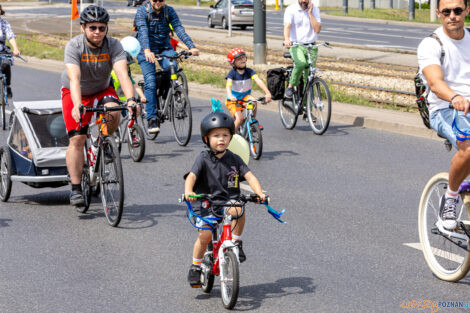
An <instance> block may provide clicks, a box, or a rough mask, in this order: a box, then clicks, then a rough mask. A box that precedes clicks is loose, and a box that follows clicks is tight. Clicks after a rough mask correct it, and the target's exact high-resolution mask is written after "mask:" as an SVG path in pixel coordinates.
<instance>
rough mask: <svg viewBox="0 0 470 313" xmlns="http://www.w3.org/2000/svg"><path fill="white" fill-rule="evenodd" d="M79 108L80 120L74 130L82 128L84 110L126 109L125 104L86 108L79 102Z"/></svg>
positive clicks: (108, 110)
mask: <svg viewBox="0 0 470 313" xmlns="http://www.w3.org/2000/svg"><path fill="white" fill-rule="evenodd" d="M79 110H80V120H79V121H78V126H77V127H76V128H75V130H76V131H79V130H80V129H81V128H82V118H83V113H86V112H98V113H106V112H111V111H124V110H127V106H124V105H118V106H114V107H106V106H102V107H98V108H87V107H85V106H84V105H83V104H80V107H79ZM134 111H135V110H134Z"/></svg>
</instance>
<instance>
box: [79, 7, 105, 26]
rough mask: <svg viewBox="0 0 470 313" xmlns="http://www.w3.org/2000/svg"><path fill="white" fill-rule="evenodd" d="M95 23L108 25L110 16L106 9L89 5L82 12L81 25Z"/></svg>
mask: <svg viewBox="0 0 470 313" xmlns="http://www.w3.org/2000/svg"><path fill="white" fill-rule="evenodd" d="M94 22H98V23H105V24H108V22H109V14H108V12H107V11H106V9H105V8H102V7H99V6H97V5H89V6H87V7H86V8H85V9H84V10H83V11H82V13H81V14H80V25H82V24H87V23H94Z"/></svg>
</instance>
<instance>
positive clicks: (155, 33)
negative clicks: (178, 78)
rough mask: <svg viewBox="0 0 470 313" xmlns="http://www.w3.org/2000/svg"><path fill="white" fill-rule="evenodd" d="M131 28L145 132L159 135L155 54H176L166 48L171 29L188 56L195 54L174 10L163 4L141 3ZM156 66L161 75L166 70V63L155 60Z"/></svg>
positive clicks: (157, 1) (159, 0)
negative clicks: (141, 84) (142, 95)
mask: <svg viewBox="0 0 470 313" xmlns="http://www.w3.org/2000/svg"><path fill="white" fill-rule="evenodd" d="M135 27H136V30H137V39H138V40H139V42H140V45H141V47H142V50H141V51H140V53H139V55H138V56H137V60H138V62H139V64H140V67H141V69H142V74H143V76H144V81H145V89H144V93H145V97H146V98H147V101H148V102H147V105H146V111H147V120H148V129H149V132H150V133H154V134H156V133H158V132H159V131H160V125H159V121H158V119H157V110H158V105H159V104H158V97H157V95H156V91H157V78H156V76H155V60H156V58H155V54H164V55H174V54H175V53H176V52H175V51H174V50H173V48H172V46H171V44H170V33H171V32H172V30H171V28H170V27H172V28H173V29H174V31H175V33H176V35H178V37H179V38H180V39H181V41H183V42H184V44H185V45H186V46H188V48H189V49H190V51H191V53H192V55H199V50H198V49H196V46H195V45H194V43H193V42H192V40H191V38H190V37H189V36H188V34H186V32H185V30H184V27H183V25H182V24H181V21H180V19H179V18H178V15H177V14H176V12H175V10H174V9H173V8H172V7H170V6H168V5H165V0H149V1H146V2H144V3H143V4H142V5H141V6H140V8H139V9H138V10H137V13H136V16H135ZM159 63H160V66H161V67H162V69H163V70H165V71H166V70H168V69H169V67H170V61H168V59H163V60H159ZM175 63H176V62H175ZM175 67H176V64H175ZM168 74H169V73H168ZM169 78H170V77H169V75H168V79H169Z"/></svg>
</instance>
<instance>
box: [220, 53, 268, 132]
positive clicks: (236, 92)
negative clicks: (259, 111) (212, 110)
mask: <svg viewBox="0 0 470 313" xmlns="http://www.w3.org/2000/svg"><path fill="white" fill-rule="evenodd" d="M227 60H228V63H230V64H231V65H232V66H233V69H232V70H230V72H229V73H228V75H227V77H226V79H227V85H226V86H225V89H226V90H227V100H226V101H225V105H226V106H227V108H228V109H229V111H230V114H232V116H233V117H234V118H235V131H236V132H237V131H238V129H239V128H240V125H241V124H242V123H243V121H244V117H243V114H242V113H243V108H244V107H243V104H239V103H237V102H236V101H237V100H244V101H247V100H255V98H253V97H252V96H251V85H252V83H251V81H252V80H254V81H255V83H256V84H257V85H258V86H259V87H260V88H261V90H263V92H264V93H265V98H266V102H270V101H271V93H270V92H269V90H268V88H267V87H266V85H265V84H264V83H263V81H262V80H261V79H260V78H259V77H258V75H257V74H256V72H255V71H254V70H252V69H251V68H248V67H246V61H247V57H246V53H245V51H244V50H243V49H241V48H233V49H232V50H230V52H229V53H228V54H227ZM253 114H254V116H255V117H256V107H255V108H254V110H253ZM260 129H263V127H262V126H261V125H260Z"/></svg>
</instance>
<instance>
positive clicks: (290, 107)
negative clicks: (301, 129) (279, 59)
mask: <svg viewBox="0 0 470 313" xmlns="http://www.w3.org/2000/svg"><path fill="white" fill-rule="evenodd" d="M296 45H297V46H298V45H301V46H305V47H306V48H307V51H308V53H307V55H308V64H309V74H308V81H307V83H306V84H303V78H302V79H301V80H300V84H299V86H302V85H304V88H303V89H302V88H298V87H294V96H293V97H292V98H286V97H284V98H283V99H282V100H280V101H279V114H280V116H281V122H282V124H283V125H284V127H285V128H287V129H292V128H294V127H295V124H296V123H297V119H298V117H299V115H301V114H303V117H304V118H305V119H306V120H307V121H308V123H309V124H310V127H311V128H312V130H313V132H314V133H315V134H317V135H322V134H323V133H324V132H325V131H326V130H327V129H328V126H329V124H330V119H331V95H330V89H329V88H328V85H327V84H326V82H325V81H324V80H323V79H321V78H320V77H318V76H317V75H316V73H317V72H318V69H317V68H315V67H313V64H312V59H311V56H310V51H311V50H312V49H313V48H315V47H320V46H325V47H329V44H328V42H323V43H319V44H314V43H305V44H304V43H294V46H296ZM284 58H292V56H291V55H290V52H285V53H284ZM293 69H294V66H289V67H287V68H286V69H285V70H286V73H287V77H286V79H285V88H286V89H287V86H288V84H289V78H290V76H291V75H292V70H293Z"/></svg>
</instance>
